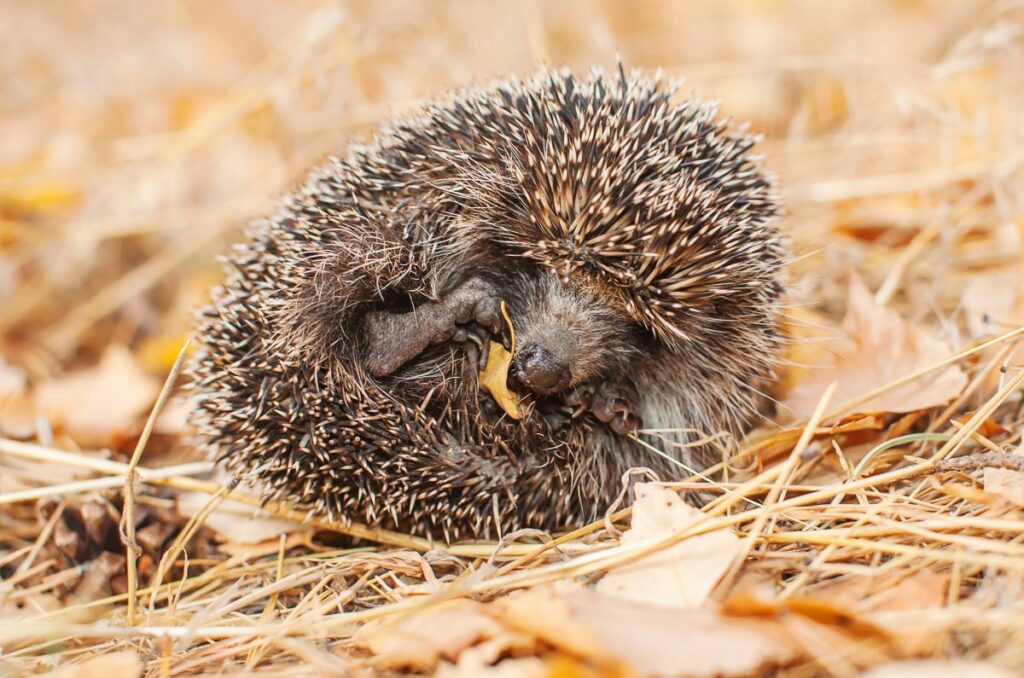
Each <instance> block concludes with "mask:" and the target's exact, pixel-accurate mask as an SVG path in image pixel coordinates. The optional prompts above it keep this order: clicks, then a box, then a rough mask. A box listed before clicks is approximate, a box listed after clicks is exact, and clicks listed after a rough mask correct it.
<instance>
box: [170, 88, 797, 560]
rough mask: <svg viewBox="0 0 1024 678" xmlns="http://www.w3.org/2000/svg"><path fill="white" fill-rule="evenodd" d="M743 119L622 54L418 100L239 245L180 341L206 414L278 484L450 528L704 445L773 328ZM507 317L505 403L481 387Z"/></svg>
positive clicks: (759, 380)
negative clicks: (729, 116)
mask: <svg viewBox="0 0 1024 678" xmlns="http://www.w3.org/2000/svg"><path fill="white" fill-rule="evenodd" d="M753 143H754V139H753V138H752V137H751V136H750V135H748V134H746V133H745V132H744V131H743V130H738V131H737V130H733V129H731V128H730V127H729V125H728V124H727V122H726V121H724V120H722V119H720V118H719V117H718V115H717V111H716V107H715V106H714V105H713V104H709V103H704V102H699V101H697V100H693V99H682V100H677V97H676V95H675V90H674V88H673V87H672V86H670V85H667V84H665V83H663V82H662V81H660V80H659V79H651V78H647V77H645V76H643V75H641V74H639V73H630V74H627V73H625V72H623V71H622V69H621V68H620V69H619V71H618V72H617V73H615V74H614V75H607V74H604V73H602V72H600V71H595V72H593V73H592V74H591V75H590V76H588V77H586V78H576V77H574V76H573V75H572V74H570V73H568V72H564V71H557V72H556V71H545V72H543V73H541V74H539V75H537V76H535V77H533V78H532V79H529V80H525V81H506V82H499V83H497V84H494V85H491V86H488V87H486V88H478V89H472V90H469V91H466V92H463V93H460V94H457V95H455V96H453V97H452V98H450V99H448V100H446V101H443V102H437V103H432V104H427V105H424V106H423V107H422V108H421V109H420V110H419V111H418V112H417V113H416V114H414V115H412V116H411V117H409V118H407V119H404V120H400V121H398V122H396V123H394V124H393V125H392V126H390V127H389V128H387V129H385V130H383V131H381V132H380V133H379V134H378V135H377V137H376V138H375V140H374V141H373V142H372V143H370V144H369V145H366V146H356V147H354V148H352V149H351V150H350V152H349V153H348V155H347V156H346V157H345V158H333V159H330V160H329V161H327V162H326V164H324V165H323V166H321V167H319V168H318V169H316V170H315V171H313V172H312V173H311V174H310V176H309V177H308V179H307V180H306V182H305V184H304V186H303V187H302V188H301V189H300V190H299V191H297V192H296V193H294V194H292V195H290V196H288V197H287V198H286V199H285V200H284V201H283V202H282V204H281V205H280V207H279V208H278V210H277V212H276V213H275V214H274V215H273V216H272V217H270V218H269V219H267V220H265V221H262V222H259V223H257V224H255V225H254V227H253V228H252V233H251V239H250V241H249V242H248V243H247V244H243V245H240V246H237V247H236V248H235V249H234V251H233V253H232V254H231V255H230V257H229V258H228V275H227V279H226V282H225V283H224V284H223V286H222V287H220V288H218V290H216V291H215V293H214V300H213V303H212V304H211V305H210V306H209V307H208V308H206V309H205V310H204V311H203V312H202V315H201V323H200V327H199V330H198V338H199V344H200V350H199V351H198V353H197V355H196V356H195V357H194V358H193V360H192V364H191V370H190V372H191V384H192V389H193V392H194V394H195V396H194V397H195V403H196V407H195V409H194V415H193V420H194V423H195V424H196V427H197V430H198V432H199V435H200V436H201V438H202V440H203V442H204V444H206V445H208V446H209V447H210V448H211V449H212V450H213V453H214V454H215V455H216V456H217V458H218V459H219V460H221V461H222V462H223V463H224V464H225V465H226V466H227V467H228V468H229V469H230V470H232V471H233V472H235V473H236V474H237V475H239V476H241V477H243V478H245V479H248V480H251V481H252V482H254V483H255V484H256V485H258V486H259V487H260V488H261V489H262V491H263V492H264V494H265V496H266V497H267V498H268V499H276V500H281V501H285V502H287V503H290V504H293V505H298V506H302V507H306V508H312V509H315V510H317V511H320V512H322V513H324V514H326V515H328V516H330V517H331V518H334V519H342V520H355V521H359V522H365V523H368V524H370V525H376V526H383V527H391V528H397V529H402V530H406V531H409V532H412V533H416V534H421V535H426V536H431V537H438V538H443V539H445V540H446V541H452V540H455V539H460V538H466V537H476V538H487V537H493V536H497V535H500V534H504V533H507V532H509V531H511V530H516V529H520V528H538V529H542V530H547V531H551V532H555V531H561V530H565V529H571V528H573V527H577V526H579V525H580V524H583V523H585V522H587V521H590V520H592V519H594V518H595V517H598V516H600V515H601V514H602V513H603V512H604V511H605V510H606V509H607V507H608V505H609V504H610V503H611V502H612V501H613V499H614V498H615V497H616V495H617V494H618V493H619V491H620V489H621V482H620V478H621V476H622V475H623V473H624V472H625V471H627V470H628V469H630V468H632V467H639V466H643V467H648V468H650V469H652V470H654V471H655V472H656V473H658V474H659V475H660V476H661V477H662V478H663V479H670V478H673V477H676V476H678V475H679V469H678V468H677V467H676V465H675V464H673V463H672V460H673V459H676V460H679V461H682V462H684V463H690V464H696V465H701V463H702V462H706V461H707V460H706V459H694V458H692V457H700V456H701V455H700V454H699V452H696V451H695V450H699V449H700V448H693V447H690V446H688V445H687V443H689V442H692V441H693V440H694V439H695V438H696V437H698V436H699V435H701V434H711V433H716V432H722V431H725V432H729V433H733V434H735V433H739V432H741V431H742V430H743V429H744V427H745V426H747V425H748V423H749V421H750V420H751V418H752V417H753V416H755V415H756V412H757V408H758V405H759V402H762V401H763V399H762V397H761V394H760V389H761V388H762V387H763V386H764V384H765V383H766V380H767V379H769V378H770V375H771V370H772V365H773V362H774V359H775V354H776V350H777V347H778V344H779V336H778V328H777V315H778V312H779V302H780V295H781V293H782V291H783V288H782V284H781V282H780V280H781V271H782V268H783V265H784V261H785V258H786V248H785V245H784V240H783V238H782V236H781V234H780V232H779V230H778V228H777V226H776V225H775V221H776V218H777V215H778V211H779V210H778V205H777V200H776V195H775V192H774V190H773V187H772V184H771V182H770V181H769V180H768V178H767V177H766V175H765V174H764V173H763V172H762V171H761V170H760V169H759V167H758V165H757V162H756V158H754V157H753V156H752V155H751V154H750V151H751V147H752V145H753ZM502 304H504V307H503V305H502ZM506 309H507V318H508V320H509V322H510V323H511V325H509V322H506V320H505V317H506V316H505V315H503V312H504V311H506ZM512 333H514V334H515V337H516V340H515V344H516V345H515V348H514V351H513V352H512V355H511V356H510V358H511V364H510V366H509V369H508V374H507V379H506V378H505V377H502V378H503V379H506V383H505V384H504V386H506V387H507V388H508V389H509V391H510V392H511V393H513V394H515V397H516V398H519V399H521V403H523V412H522V413H520V414H521V416H520V418H518V419H517V418H514V417H513V416H510V413H509V412H508V411H506V410H507V409H508V408H504V409H503V408H502V407H499V406H498V404H497V403H496V401H495V399H494V397H492V396H491V395H490V394H489V393H488V392H487V391H486V390H482V389H481V388H480V387H479V381H480V369H481V367H482V365H483V364H484V363H485V362H486V361H487V360H488V358H489V354H490V353H493V351H494V350H496V349H492V348H491V347H497V346H498V344H501V345H502V346H503V347H504V348H512V347H511V334H512ZM638 427H642V429H643V430H647V431H657V432H658V437H657V438H652V439H651V440H652V441H653V442H655V443H656V446H657V447H660V448H662V450H661V451H662V454H660V455H659V454H654V453H653V452H652V451H651V450H650V448H649V446H645V445H643V444H641V443H640V442H639V441H638V439H637V429H638ZM642 432H643V431H641V433H642ZM698 432H699V433H698Z"/></svg>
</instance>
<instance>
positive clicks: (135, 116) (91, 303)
mask: <svg viewBox="0 0 1024 678" xmlns="http://www.w3.org/2000/svg"><path fill="white" fill-rule="evenodd" d="M1022 28H1024V8H1022V7H1021V3H1019V2H1009V1H985V2H968V1H966V0H946V1H939V0H935V1H928V0H890V1H883V0H870V1H868V0H834V1H831V2H827V3H823V2H820V1H818V0H793V1H782V0H730V1H723V0H705V1H699V2H695V1H692V2H686V3H682V2H670V1H667V0H665V1H646V2H637V1H630V2H626V1H621V2H613V1H596V0H594V1H585V0H551V1H546V2H541V1H540V0H509V1H501V2H476V1H471V0H464V1H457V2H443V3H442V2H414V1H412V0H406V1H376V2H356V1H351V2H324V1H322V0H316V1H312V0H305V1H297V2H287V3H283V2H272V1H256V0H218V1H217V2H207V1H206V0H173V1H170V0H168V1H166V2H140V3H133V2H116V1H114V0H62V1H58V0H52V1H46V2H39V1H38V0H3V1H2V3H0V434H3V435H5V436H8V437H18V438H30V437H38V438H41V439H42V440H43V441H44V442H46V441H47V440H48V439H49V440H52V439H53V437H54V436H55V435H58V434H59V432H60V431H64V432H67V433H70V434H71V436H72V438H73V439H74V441H75V442H76V443H77V444H81V445H86V444H90V443H92V444H102V445H112V446H115V447H116V446H117V445H118V443H119V441H118V437H117V436H118V433H125V434H127V433H128V432H132V431H137V423H138V417H139V416H144V415H145V413H146V412H147V411H148V409H149V407H150V405H151V402H152V397H153V395H155V390H156V389H157V388H158V387H159V384H160V382H161V381H162V379H163V374H164V373H166V370H167V369H168V367H169V366H170V364H171V363H172V362H173V360H174V357H175V355H176V354H177V352H178V349H179V348H180V346H181V343H182V341H183V340H184V337H185V336H186V335H187V333H188V331H189V327H190V323H191V316H190V314H191V312H192V310H193V309H194V308H195V307H196V306H197V305H199V304H202V303H203V302H204V301H205V300H206V298H207V295H208V290H209V288H210V286H211V285H214V284H216V282H217V280H218V279H219V276H220V272H219V267H218V264H217V262H216V255H217V254H218V253H220V252H223V251H225V250H226V248H227V247H229V246H230V243H231V242H232V241H235V240H237V239H238V238H240V237H241V233H242V230H243V228H244V225H245V224H246V222H247V221H249V220H251V219H253V218H258V217H259V216H260V215H262V214H265V213H266V212H267V211H268V210H269V209H270V207H271V206H272V204H273V201H274V200H275V198H276V197H277V196H279V195H281V194H282V193H283V192H285V191H287V190H289V188H290V187H292V186H294V185H295V184H296V182H297V181H298V180H299V179H300V178H301V177H302V176H303V174H304V173H305V172H306V170H307V169H308V168H309V167H310V166H311V165H312V164H315V163H316V162H317V161H318V160H319V159H321V158H323V157H324V156H326V155H328V154H331V153H343V152H344V150H345V148H346V145H347V144H349V143H351V142H352V141H353V140H360V139H366V138H368V137H369V136H370V135H371V134H372V132H373V129H374V127H375V126H376V125H377V124H378V123H379V121H381V120H382V119H385V118H387V117H388V116H393V115H399V114H401V113H402V112H403V111H407V110H409V109H410V107H412V106H414V105H415V103H416V102H417V101H418V100H419V99H421V98H422V97H437V96H443V95H444V93H445V92H447V91H449V90H450V89H451V88H454V87H460V86H465V85H470V84H473V83H480V82H484V81H486V80H488V79H491V78H495V77H505V76H509V75H515V76H524V75H528V74H530V73H531V72H533V71H534V70H535V69H536V68H538V67H539V66H540V65H541V64H550V65H558V66H561V65H566V66H568V67H570V68H572V69H574V70H577V71H583V70H586V69H588V68H590V67H591V66H594V65H599V66H604V67H606V68H607V67H613V66H614V64H615V62H616V59H621V60H622V62H623V63H624V64H625V65H626V66H627V67H639V68H643V69H649V70H656V69H660V70H661V71H663V72H664V73H665V75H666V76H668V77H672V78H679V79H682V80H683V81H684V84H683V86H682V90H681V91H682V93H683V94H685V95H689V94H695V95H697V96H700V97H705V98H717V99H719V100H720V101H721V102H722V110H723V111H724V112H725V113H726V114H727V115H729V116H731V117H732V118H734V119H735V120H736V121H738V122H741V121H749V122H750V123H751V125H752V127H753V129H754V130H756V131H758V132H760V133H761V134H763V135H764V143H763V144H762V145H761V150H762V152H763V153H764V155H765V157H766V163H767V165H768V166H769V167H770V168H771V169H772V170H773V171H774V172H776V173H777V174H778V175H779V177H780V180H781V186H782V189H783V193H784V195H785V200H786V208H787V216H786V218H785V220H784V227H785V229H786V231H787V232H788V233H789V235H790V237H791V239H792V242H793V249H794V251H795V254H796V261H795V262H794V265H793V273H792V280H793V293H792V295H793V300H794V313H797V314H799V315H802V316H804V318H805V319H807V320H809V322H808V323H807V324H808V325H813V324H827V323H829V322H833V321H835V320H836V319H838V318H839V317H840V316H841V315H842V312H843V309H844V307H845V303H846V289H847V286H846V283H847V281H848V280H849V278H850V275H851V273H856V274H857V275H859V276H860V277H862V278H863V279H864V280H865V282H866V283H867V285H868V287H869V288H870V289H871V290H872V291H874V292H875V293H876V298H877V299H879V300H880V301H881V302H883V303H886V304H890V305H892V306H893V307H895V308H897V309H898V310H899V311H900V312H901V313H902V314H903V315H904V316H905V317H907V318H910V319H911V320H913V321H914V322H920V323H926V322H927V323H933V324H936V325H937V326H938V327H940V328H941V331H942V333H943V336H944V338H945V339H946V340H947V341H948V342H949V344H950V345H951V347H953V348H957V347H960V346H963V345H965V343H966V342H969V341H970V340H971V339H972V338H975V337H977V336H982V335H985V334H990V333H993V332H997V331H1001V330H1003V329H1005V328H1007V327H1010V326H1012V325H1013V324H1014V323H1016V322H1017V320H1019V319H1020V317H1021V314H1020V312H1019V311H1020V309H1019V306H1020V302H1019V289H1020V274H1019V270H1020V267H1019V258H1020V247H1019V241H1020V230H1021V228H1022V226H1024V222H1022V221H1021V206H1020V195H1021V192H1020V190H1019V187H1020V178H1021V176H1020V175H1021V173H1020V165H1021V162H1022V160H1024V156H1022V153H1024V147H1022V145H1021V140H1022V132H1024V127H1022V123H1024V119H1022V113H1021V111H1022V106H1021V104H1022V101H1021V98H1022V96H1024V68H1022V66H1024V60H1022V57H1024V53H1022V49H1021V48H1022V44H1024V35H1022ZM168 417H172V415H171V414H169V415H168ZM167 427H168V430H172V431H173V430H174V429H175V424H173V423H171V424H167ZM55 431H56V432H57V433H55ZM121 443H123V441H121Z"/></svg>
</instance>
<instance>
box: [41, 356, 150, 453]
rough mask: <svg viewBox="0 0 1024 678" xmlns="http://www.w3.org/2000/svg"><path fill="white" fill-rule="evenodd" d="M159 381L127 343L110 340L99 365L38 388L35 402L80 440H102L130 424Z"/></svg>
mask: <svg viewBox="0 0 1024 678" xmlns="http://www.w3.org/2000/svg"><path fill="white" fill-rule="evenodd" d="M159 390H160V384H159V383H158V382H157V381H156V380H155V379H153V378H152V377H151V376H149V375H148V374H147V373H146V372H144V371H143V370H142V369H141V368H140V367H139V366H138V364H137V363H136V361H135V358H134V356H132V354H131V352H129V351H128V349H127V348H125V347H123V346H111V347H110V348H109V349H107V351H106V353H104V354H103V358H102V359H101V360H100V362H99V364H97V365H96V366H95V367H91V368H88V369H84V370H79V371H77V372H72V373H70V374H67V375H64V376H61V377H58V378H56V379H53V380H51V381H48V382H46V383H43V384H41V385H40V386H39V388H38V389H36V405H37V406H38V407H39V409H40V411H41V412H42V413H43V414H44V415H45V416H47V417H49V418H50V420H51V422H52V423H53V424H54V425H55V426H59V427H61V428H63V429H64V430H66V431H67V432H69V433H71V434H72V435H74V436H75V437H76V439H77V440H78V441H79V442H87V441H89V442H100V443H102V442H103V441H106V440H109V439H110V438H111V437H113V436H116V435H118V434H121V433H124V432H126V431H128V430H129V429H131V428H132V427H133V426H134V425H135V424H136V422H137V420H138V419H139V418H140V417H142V416H143V415H144V414H145V413H147V412H149V411H150V409H151V408H152V407H153V402H154V401H155V400H156V395H157V392H158V391H159Z"/></svg>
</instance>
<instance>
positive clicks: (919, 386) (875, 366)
mask: <svg viewBox="0 0 1024 678" xmlns="http://www.w3.org/2000/svg"><path fill="white" fill-rule="evenodd" d="M842 333H843V334H842V336H839V337H836V338H835V339H833V340H831V341H829V342H828V343H827V350H828V352H829V354H830V355H831V358H830V360H829V361H828V362H827V364H826V365H824V366H823V367H822V368H821V369H818V370H815V371H814V372H813V373H812V374H809V375H808V376H807V378H806V379H804V380H803V381H801V382H800V383H799V384H797V385H796V386H794V388H793V389H792V391H791V392H790V394H789V396H788V397H787V398H786V400H785V401H784V402H783V405H782V407H781V408H780V416H781V417H784V418H788V419H790V420H798V419H804V418H806V417H808V416H809V415H810V414H811V413H812V412H813V410H814V408H815V407H816V406H817V404H818V401H819V400H820V398H821V394H822V393H823V392H824V391H825V389H826V388H827V387H828V385H829V384H830V383H832V382H833V381H834V382H837V384H838V387H837V390H836V393H835V396H834V397H833V399H832V402H833V404H835V405H838V404H840V403H843V402H846V401H848V400H852V399H854V398H856V397H858V396H861V395H863V394H865V393H867V392H869V391H871V390H873V389H875V388H878V387H880V386H884V385H886V384H889V383H891V382H893V381H896V380H897V379H900V378H902V377H905V376H907V375H909V374H913V373H914V372H917V371H918V370H920V369H921V368H923V367H927V366H930V365H933V364H935V363H937V362H939V361H941V360H943V359H944V358H947V357H949V355H950V350H949V348H948V347H947V346H946V345H945V344H944V343H943V342H942V341H941V340H940V339H938V338H937V337H936V336H935V335H934V334H933V333H932V332H930V331H927V330H924V329H921V328H916V327H912V326H911V325H909V324H908V323H906V322H905V321H904V320H903V319H902V318H900V316H899V315H898V314H897V313H896V312H895V311H892V310H890V309H886V308H884V307H882V306H879V305H878V304H877V303H875V300H874V297H873V296H872V295H871V293H870V292H869V291H868V289H867V287H865V286H864V284H863V283H862V282H860V281H859V280H856V279H855V280H853V281H852V282H851V283H850V296H849V303H848V306H847V313H846V317H845V318H844V319H843V324H842ZM966 385H967V376H966V375H965V374H964V373H963V371H962V370H961V369H960V368H959V367H958V366H956V365H949V366H947V367H943V368H941V369H937V370H932V371H931V372H929V373H928V374H926V375H924V376H922V377H920V378H918V379H915V380H914V381H912V382H910V383H907V384H903V385H902V386H899V387H897V388H893V389H890V390H888V391H886V392H885V393H883V394H881V395H879V396H877V397H875V398H873V399H871V400H869V401H868V402H865V403H862V404H861V405H859V406H858V407H857V411H859V412H898V413H902V412H913V411H915V410H923V409H927V408H930V407H936V406H939V405H944V404H946V403H948V402H949V401H950V400H952V399H953V398H955V397H956V396H957V395H959V394H960V392H961V391H962V390H963V388H964V387H965V386H966Z"/></svg>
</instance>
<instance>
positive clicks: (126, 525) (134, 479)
mask: <svg viewBox="0 0 1024 678" xmlns="http://www.w3.org/2000/svg"><path fill="white" fill-rule="evenodd" d="M190 343H191V341H190V340H186V341H185V344H184V345H183V346H182V347H181V350H180V351H178V357H177V358H176V359H175V360H174V365H173V366H171V371H170V372H169V373H168V374H167V379H165V380H164V385H163V388H161V389H160V395H159V396H157V399H156V404H154V405H153V409H152V410H150V412H149V418H148V419H146V425H145V426H144V427H143V428H142V435H141V436H139V442H138V443H136V445H135V451H134V452H133V453H132V458H131V460H130V461H129V462H128V471H127V472H126V473H125V474H124V509H123V510H122V512H121V524H120V527H119V531H120V534H121V543H122V544H124V545H125V551H126V555H127V558H128V561H127V563H128V624H129V626H134V625H135V606H136V604H137V602H138V601H137V600H136V595H135V593H136V591H137V589H138V586H139V581H138V560H137V559H138V557H139V556H140V555H141V554H142V547H140V546H139V545H138V543H137V542H136V541H135V489H136V487H137V486H138V484H139V471H138V466H139V460H140V459H142V452H143V450H145V449H146V443H148V442H149V437H150V435H152V433H153V427H154V426H155V425H156V420H157V418H158V417H159V416H160V412H162V411H163V409H164V405H166V404H167V399H168V398H170V396H171V391H173V390H174V382H175V381H176V380H177V378H178V373H179V372H180V371H181V366H182V364H183V363H184V362H185V356H186V355H188V347H189V344H190Z"/></svg>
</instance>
